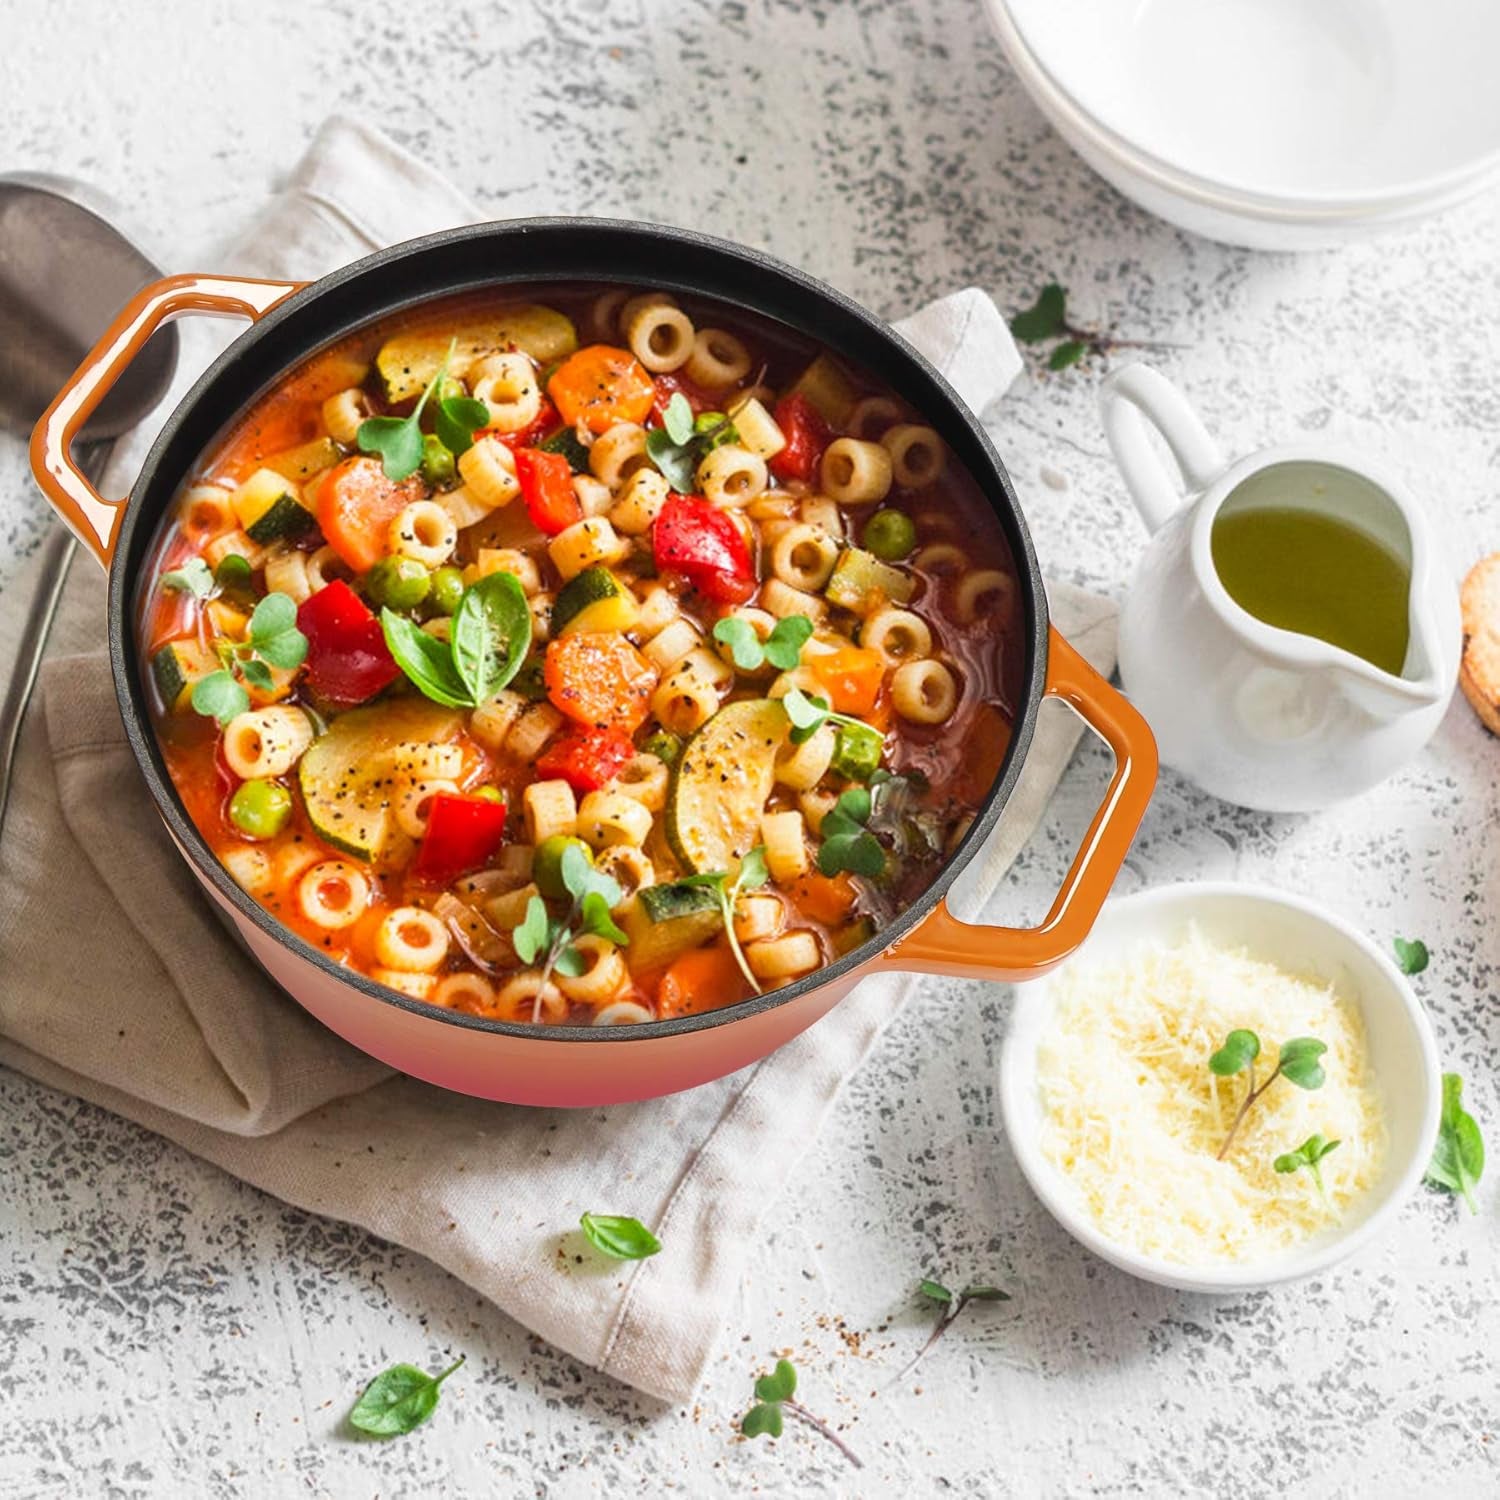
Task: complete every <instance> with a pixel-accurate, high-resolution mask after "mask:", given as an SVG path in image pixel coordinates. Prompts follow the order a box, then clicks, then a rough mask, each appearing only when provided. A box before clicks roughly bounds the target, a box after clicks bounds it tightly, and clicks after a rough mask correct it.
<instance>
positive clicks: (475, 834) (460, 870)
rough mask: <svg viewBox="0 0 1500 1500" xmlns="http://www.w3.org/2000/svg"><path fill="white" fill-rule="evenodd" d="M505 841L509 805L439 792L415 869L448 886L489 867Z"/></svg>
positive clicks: (435, 798) (434, 801) (426, 878)
mask: <svg viewBox="0 0 1500 1500" xmlns="http://www.w3.org/2000/svg"><path fill="white" fill-rule="evenodd" d="M504 838H505V804H504V803H503V802H491V801H490V800H489V799H488V798H486V797H465V796H462V795H460V794H458V793H456V792H439V793H438V794H437V795H436V796H435V797H434V798H433V799H432V804H431V807H430V808H429V810H428V814H427V832H426V833H425V834H424V835H423V836H422V847H421V848H420V849H418V850H417V858H416V861H415V863H414V864H413V866H412V868H413V869H414V870H415V871H416V873H417V874H418V875H420V876H421V877H422V878H423V879H424V880H431V881H435V882H438V883H446V882H447V881H450V880H456V879H457V878H458V877H459V876H460V875H467V874H469V872H470V871H472V870H477V869H479V868H481V866H483V865H487V864H488V863H489V862H490V860H492V859H493V858H494V857H495V852H496V851H497V850H498V849H499V847H500V845H501V842H502V841H503V840H504Z"/></svg>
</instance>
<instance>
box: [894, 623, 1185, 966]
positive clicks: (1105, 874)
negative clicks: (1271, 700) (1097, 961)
mask: <svg viewBox="0 0 1500 1500" xmlns="http://www.w3.org/2000/svg"><path fill="white" fill-rule="evenodd" d="M1043 692H1044V693H1045V695H1046V696H1047V697H1049V698H1060V699H1061V700H1062V701H1063V702H1064V703H1066V704H1067V705H1068V706H1069V707H1070V708H1072V709H1073V711H1074V712H1075V713H1077V714H1078V715H1079V717H1080V718H1082V719H1083V721H1084V722H1085V723H1086V724H1087V725H1088V726H1089V728H1090V729H1092V730H1093V731H1094V733H1095V734H1097V735H1098V736H1099V737H1100V738H1101V739H1102V740H1104V742H1105V743H1106V744H1107V745H1108V746H1109V747H1110V749H1111V750H1113V751H1114V754H1115V772H1114V776H1113V777H1112V778H1111V779H1110V783H1109V789H1108V791H1106V792H1105V794H1104V800H1103V801H1102V802H1101V803H1100V804H1099V810H1098V811H1097V812H1096V813H1095V814H1094V818H1093V821H1092V822H1091V823H1090V824H1089V829H1088V832H1087V834H1085V835H1084V839H1083V844H1082V846H1081V847H1080V848H1079V850H1078V853H1077V854H1076V855H1075V856H1074V859H1073V865H1072V868H1071V869H1070V870H1069V871H1068V874H1067V878H1066V879H1065V880H1064V881H1063V884H1062V889H1061V890H1060V891H1059V892H1058V893H1057V899H1056V900H1055V901H1053V903H1052V910H1051V911H1049V912H1048V913H1047V916H1046V919H1045V920H1044V921H1043V922H1042V924H1041V925H1040V926H1039V927H981V926H979V925H977V924H975V923H973V922H961V921H959V919H958V918H957V917H955V916H954V915H953V913H952V912H951V911H949V909H948V903H947V901H946V900H942V901H939V902H938V904H937V905H936V906H935V907H933V909H932V910H931V911H930V912H928V914H927V915H926V917H924V918H923V920H922V921H921V922H919V923H918V924H917V925H916V926H915V927H914V928H912V930H911V931H910V932H909V933H907V934H906V936H905V937H903V938H900V939H899V940H898V941H896V942H895V943H893V944H891V946H890V947H889V948H887V949H886V951H885V952H884V954H882V955H881V958H880V959H879V960H878V962H879V963H880V964H881V966H882V967H885V968H890V969H902V970H905V971H907V972H909V973H917V974H954V975H958V976H959V977H961V978H965V979H990V980H994V981H996V982H1001V983H1009V982H1012V981H1015V980H1021V979H1034V978H1036V977H1037V976H1038V975H1040V974H1045V973H1046V972H1047V970H1048V969H1052V968H1055V967H1056V966H1057V965H1058V964H1060V963H1061V962H1062V961H1063V959H1065V958H1066V957H1067V956H1068V955H1069V954H1070V953H1071V952H1072V951H1073V950H1074V949H1075V948H1076V947H1077V946H1078V945H1079V944H1080V943H1081V942H1082V941H1083V940H1084V938H1085V937H1087V936H1088V933H1089V929H1090V928H1091V927H1092V926H1093V925H1094V919H1095V918H1096V917H1097V916H1098V915H1099V908H1100V907H1101V906H1103V904H1104V898H1105V897H1106V896H1107V895H1108V894H1109V888H1110V886H1111V885H1113V884H1114V879H1115V876H1116V875H1117V874H1118V873H1119V870H1120V866H1121V865H1122V864H1123V863H1124V860H1125V853H1126V851H1127V850H1128V849H1129V848H1130V841H1131V840H1132V839H1133V838H1134V837H1135V831H1136V829H1137V828H1138V827H1139V826H1140V821H1141V818H1142V817H1143V816H1144V815H1145V812H1146V804H1147V803H1148V802H1149V801H1150V800H1151V792H1152V789H1153V788H1154V787H1155V785H1156V768H1157V760H1156V740H1155V738H1154V737H1153V735H1152V733H1151V727H1150V725H1148V724H1147V723H1146V721H1145V719H1144V718H1142V717H1141V714H1140V711H1139V710H1138V709H1136V708H1135V707H1133V706H1132V705H1131V703H1130V702H1129V701H1128V700H1127V699H1126V698H1125V696H1124V695H1123V694H1122V693H1120V692H1118V691H1116V689H1114V688H1112V687H1111V686H1110V685H1109V684H1108V683H1107V682H1106V681H1105V680H1104V679H1103V678H1102V677H1101V676H1100V675H1099V674H1098V673H1097V672H1096V671H1095V670H1094V669H1093V668H1092V667H1091V666H1090V665H1089V664H1088V663H1087V662H1086V661H1085V660H1084V659H1083V657H1082V656H1080V655H1079V654H1078V652H1077V651H1076V650H1075V649H1074V648H1073V647H1072V646H1070V645H1069V644H1068V642H1067V641H1066V640H1064V638H1063V637H1062V636H1061V635H1059V634H1058V633H1057V631H1056V630H1051V631H1050V632H1049V634H1048V642H1047V683H1046V686H1045V688H1044V689H1043Z"/></svg>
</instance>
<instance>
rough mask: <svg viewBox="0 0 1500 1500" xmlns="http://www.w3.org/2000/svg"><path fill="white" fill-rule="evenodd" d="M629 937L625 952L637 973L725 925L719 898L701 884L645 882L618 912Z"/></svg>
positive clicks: (666, 961) (668, 959) (695, 944)
mask: <svg viewBox="0 0 1500 1500" xmlns="http://www.w3.org/2000/svg"><path fill="white" fill-rule="evenodd" d="M620 926H621V927H622V928H624V930H625V933H626V935H627V936H628V937H629V938H630V946H629V948H628V949H627V952H628V953H629V955H630V963H631V967H632V968H634V969H635V970H636V972H637V973H642V972H644V971H645V970H647V969H656V968H660V967H662V966H663V965H664V964H669V963H671V962H672V960H673V959H674V958H677V957H678V956H679V955H680V954H683V953H686V952H687V951H688V950H689V949H690V948H698V947H701V946H702V945H703V944H704V943H706V942H707V941H708V940H709V939H710V938H711V937H714V936H716V935H717V934H718V932H719V931H720V929H721V928H722V927H723V926H724V916H723V913H722V911H721V910H720V908H719V898H718V897H717V896H716V895H715V894H714V893H713V892H712V891H711V890H709V889H708V887H707V886H702V885H682V884H680V883H678V882H675V881H674V882H672V883H670V884H667V885H648V886H647V887H646V888H645V889H644V890H642V891H639V892H637V894H636V895H635V896H634V897H633V898H632V899H631V900H630V902H629V903H628V904H627V905H626V907H625V909H624V910H623V911H622V912H621V913H620Z"/></svg>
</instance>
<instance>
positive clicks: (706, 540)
mask: <svg viewBox="0 0 1500 1500" xmlns="http://www.w3.org/2000/svg"><path fill="white" fill-rule="evenodd" d="M651 550H652V554H653V555H654V557H655V559H656V567H657V571H658V572H662V573H680V574H681V575H682V576H683V577H684V578H686V579H687V581H688V582H689V583H690V584H692V586H693V587H694V588H695V589H697V590H698V592H699V593H700V594H702V595H703V597H704V598H705V599H711V600H713V601H714V603H716V604H743V603H744V602H745V600H746V599H748V598H749V597H750V595H751V594H753V593H754V592H755V569H754V566H753V565H752V564H751V561H750V549H749V547H747V546H746V545H745V538H744V537H743V536H742V535H741V534H740V530H739V527H737V526H736V525H735V524H734V522H733V521H731V520H730V519H729V517H728V516H727V515H725V514H724V512H723V511H721V510H718V509H716V508H715V507H714V506H712V505H710V504H709V503H708V501H707V500H699V499H697V498H695V497H694V496H691V495H673V496H672V497H671V498H670V499H669V500H668V501H667V503H666V504H665V505H663V506H662V508H661V510H660V512H659V513H658V514H657V517H656V520H655V521H654V522H653V523H652V526H651Z"/></svg>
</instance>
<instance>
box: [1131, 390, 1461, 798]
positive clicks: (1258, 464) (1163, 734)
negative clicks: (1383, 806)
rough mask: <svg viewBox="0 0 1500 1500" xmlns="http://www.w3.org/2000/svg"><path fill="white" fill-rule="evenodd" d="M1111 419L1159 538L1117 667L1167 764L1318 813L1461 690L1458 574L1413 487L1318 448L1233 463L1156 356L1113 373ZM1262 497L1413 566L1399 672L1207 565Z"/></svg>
mask: <svg viewBox="0 0 1500 1500" xmlns="http://www.w3.org/2000/svg"><path fill="white" fill-rule="evenodd" d="M1103 414H1104V430H1105V433H1106V435H1107V437H1108V439H1109V446H1110V450H1111V451H1112V452H1113V454H1114V457H1115V462H1116V463H1117V464H1118V465H1119V466H1120V472H1121V473H1122V474H1123V475H1124V476H1125V483H1126V485H1127V486H1128V487H1129V490H1130V494H1131V498H1132V499H1133V500H1134V501H1135V504H1136V508H1137V509H1138V510H1139V511H1140V513H1141V517H1142V519H1143V520H1144V521H1145V523H1146V525H1147V527H1148V528H1149V529H1150V531H1151V533H1152V535H1151V540H1150V543H1149V544H1148V546H1147V548H1146V553H1145V556H1144V557H1143V558H1142V559H1141V564H1140V568H1139V570H1138V572H1137V574H1136V578H1135V582H1134V584H1133V585H1132V587H1131V591H1130V594H1129V597H1128V598H1127V600H1126V602H1125V608H1124V611H1123V613H1122V615H1121V618H1120V674H1121V677H1122V679H1123V681H1124V684H1125V688H1126V691H1127V692H1128V693H1129V694H1130V696H1131V698H1132V699H1133V700H1134V701H1135V703H1136V705H1137V706H1138V707H1139V708H1140V709H1141V710H1142V711H1143V712H1144V713H1145V715H1146V718H1147V719H1148V720H1149V721H1150V723H1151V727H1152V728H1153V729H1154V730H1155V731H1156V737H1157V742H1158V744H1159V745H1160V747H1161V756H1162V760H1163V761H1165V762H1166V763H1167V764H1168V765H1171V766H1174V767H1176V768H1177V769H1178V770H1179V771H1182V772H1183V773H1184V774H1186V775H1188V776H1190V777H1191V778H1192V779H1193V780H1194V781H1196V782H1197V783H1198V785H1199V786H1201V787H1203V788H1204V789H1205V790H1206V791H1209V792H1212V793H1213V794H1214V795H1215V796H1217V797H1222V798H1223V799H1224V800H1225V801H1226V802H1235V803H1238V804H1240V805H1241V806H1244V807H1254V808H1261V809H1263V810H1265V811H1268V812H1312V811H1315V810H1317V809H1318V808H1321V807H1325V806H1327V805H1328V804H1329V803H1330V802H1334V801H1337V800H1338V799H1339V798H1342V797H1349V796H1353V795H1354V794H1355V793H1356V792H1362V791H1364V790H1365V789H1366V788H1367V787H1370V786H1373V785H1374V784H1375V783H1376V782H1378V781H1381V780H1383V779H1384V778H1385V777H1387V776H1389V775H1390V774H1391V773H1392V772H1393V771H1395V770H1396V769H1397V768H1398V767H1399V766H1401V765H1402V764H1404V763H1405V762H1406V761H1408V760H1410V759H1411V758H1412V756H1414V755H1415V754H1416V753H1417V751H1419V750H1420V749H1421V748H1422V746H1423V745H1425V744H1426V743H1427V740H1428V739H1429V737H1430V736H1431V735H1432V733H1433V731H1434V730H1435V729H1436V728H1437V726H1438V722H1439V720H1441V718H1442V716H1443V712H1444V710H1445V709H1446V707H1447V705H1448V700H1449V698H1450V697H1451V696H1452V693H1453V686H1454V682H1455V679H1456V677H1457V673H1458V659H1459V652H1460V648H1461V644H1462V641H1461V627H1460V624H1459V611H1458V592H1457V589H1456V587H1455V585H1454V581H1453V575H1452V572H1451V570H1450V568H1449V567H1448V565H1447V562H1446V559H1444V558H1443V557H1442V556H1440V555H1439V552H1438V547H1437V539H1436V537H1435V536H1434V534H1433V531H1432V528H1431V526H1430V524H1429V522H1428V520H1427V518H1426V517H1425V516H1424V515H1423V514H1422V512H1421V510H1420V509H1419V508H1418V507H1417V505H1416V504H1415V503H1414V501H1413V500H1412V498H1411V496H1410V495H1409V494H1408V493H1407V492H1406V490H1405V489H1404V487H1403V486H1402V485H1401V484H1400V483H1399V482H1398V481H1396V480H1394V479H1393V478H1392V477H1391V476H1390V475H1388V474H1384V473H1381V472H1380V471H1379V470H1378V469H1377V468H1376V467H1375V466H1373V465H1371V464H1369V463H1367V462H1366V461H1365V460H1364V459H1363V458H1362V457H1359V456H1357V455H1354V454H1350V453H1345V452H1340V451H1338V450H1336V449H1333V448H1330V447H1328V446H1326V445H1323V444H1308V443H1289V444H1284V445H1281V446H1278V447H1274V448H1264V449H1262V450H1261V451H1259V452H1258V453H1252V454H1250V455H1249V456H1248V457H1246V458H1242V459H1239V460H1238V461H1237V462H1234V463H1231V462H1229V461H1227V460H1226V459H1225V457H1224V455H1223V454H1222V453H1221V451H1220V449H1219V445H1218V444H1217V443H1216V442H1215V441H1214V439H1213V438H1212V437H1211V436H1210V434H1209V432H1208V430H1207V429H1206V428H1205V427H1204V425H1203V423H1202V422H1201V421H1200V420H1199V418H1198V416H1197V414H1196V413H1195V412H1194V411H1193V409H1192V407H1191V406H1189V405H1188V403H1187V401H1186V400H1185V398H1184V397H1183V396H1182V394H1181V392H1179V391H1178V390H1177V388H1176V387H1175V386H1173V385H1172V384H1171V383H1170V382H1169V381H1167V380H1166V379H1164V378H1163V377H1162V376H1161V375H1159V374H1157V373H1156V371H1155V370H1152V369H1148V368H1147V367H1146V366H1145V365H1138V364H1137V365H1130V366H1128V367H1126V368H1125V369H1123V370H1120V371H1118V372H1117V373H1115V374H1114V375H1112V376H1111V377H1110V378H1109V379H1108V380H1107V381H1106V382H1105V385H1104V391H1103ZM1148 424H1149V425H1150V426H1151V427H1154V428H1155V429H1156V431H1157V432H1158V433H1160V435H1161V437H1162V438H1163V439H1164V440H1165V441H1166V445H1167V447H1168V449H1169V450H1170V451H1171V454H1172V457H1173V458H1174V459H1175V461H1176V464H1177V467H1178V469H1179V470H1180V475H1181V477H1180V482H1179V479H1178V478H1177V477H1175V476H1173V475H1172V474H1171V473H1170V472H1169V470H1168V468H1167V466H1166V465H1165V464H1164V463H1163V462H1162V460H1161V458H1160V457H1159V456H1158V453H1157V451H1156V449H1155V448H1154V447H1153V445H1152V443H1151V441H1150V437H1149V430H1148ZM1257 506H1266V507H1271V506H1274V507H1278V508H1288V507H1297V506H1305V507H1307V508H1309V509H1313V510H1316V511H1319V512H1321V513H1322V514H1324V515H1326V516H1328V517H1329V518H1331V519H1334V520H1338V521H1341V522H1343V523H1344V524H1345V525H1348V526H1353V527H1355V528H1356V529H1358V530H1360V531H1362V532H1364V533H1365V534H1366V535H1367V536H1368V537H1370V538H1372V539H1373V540H1374V541H1376V542H1378V543H1380V544H1381V545H1382V546H1384V547H1385V548H1386V549H1387V550H1388V551H1390V552H1392V553H1394V554H1395V555H1396V556H1397V557H1398V558H1400V559H1401V560H1402V561H1403V562H1405V563H1406V564H1408V565H1409V568H1410V574H1411V583H1410V596H1409V601H1408V602H1409V620H1408V629H1409V643H1408V646H1407V651H1406V659H1405V662H1404V664H1403V665H1402V668H1401V671H1400V672H1399V673H1391V672H1386V671H1382V670H1381V669H1380V668H1379V667H1376V666H1374V665H1373V664H1372V663H1371V662H1368V661H1366V660H1365V659H1364V658H1363V657H1360V656H1356V655H1354V654H1353V653H1352V652H1350V651H1346V650H1343V649H1341V648H1340V647H1337V646H1333V645H1330V644H1329V643H1328V642H1326V641H1323V640H1319V639H1317V638H1316V637H1313V636H1310V635H1302V634H1299V633H1297V632H1294V631H1290V630H1283V629H1279V628H1277V627H1276V626H1273V625H1268V624H1266V623H1265V622H1264V621H1262V620H1259V619H1257V618H1256V617H1255V616H1254V615H1252V614H1250V613H1249V612H1248V611H1247V610H1245V609H1243V608H1242V607H1241V606H1240V605H1239V604H1237V603H1236V602H1235V600H1234V599H1232V598H1231V597H1230V595H1229V593H1228V592H1227V591H1226V589H1225V587H1224V585H1223V583H1222V582H1221V581H1220V578H1219V575H1218V572H1217V570H1216V569H1215V566H1214V560H1213V553H1212V547H1211V539H1212V533H1213V526H1214V521H1215V519H1216V518H1217V517H1218V516H1219V515H1221V514H1226V513H1231V512H1236V511H1240V510H1245V509H1248V508H1250V507H1257Z"/></svg>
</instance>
